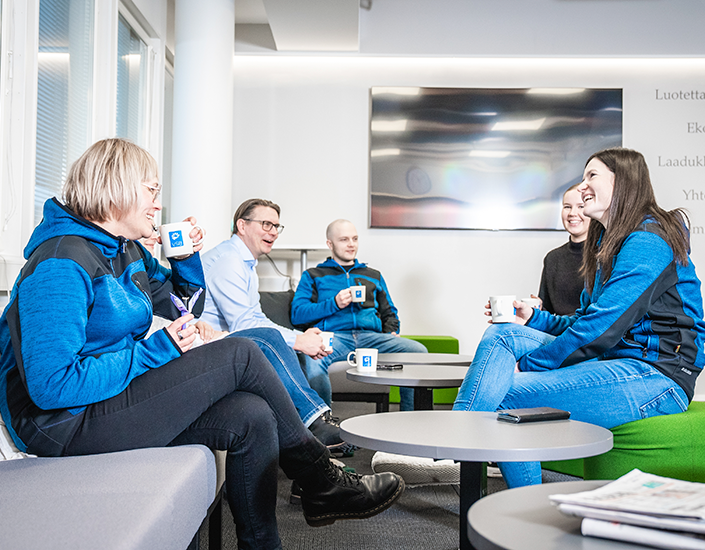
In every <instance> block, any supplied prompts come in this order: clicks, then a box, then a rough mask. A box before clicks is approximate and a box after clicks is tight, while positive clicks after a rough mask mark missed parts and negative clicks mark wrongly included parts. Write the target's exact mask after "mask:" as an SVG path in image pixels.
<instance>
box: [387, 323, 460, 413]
mask: <svg viewBox="0 0 705 550" xmlns="http://www.w3.org/2000/svg"><path fill="white" fill-rule="evenodd" d="M402 337H403V338H408V339H409V340H415V341H417V342H419V343H421V344H423V345H424V346H425V347H426V350H427V351H428V352H429V353H458V350H460V344H459V342H458V339H457V338H453V337H452V336H408V335H402ZM456 395H458V389H457V388H441V389H438V390H433V402H434V403H439V404H440V403H444V404H447V403H450V404H452V403H453V402H454V401H455V396H456ZM389 402H390V403H399V388H398V387H396V386H391V387H390V388H389Z"/></svg>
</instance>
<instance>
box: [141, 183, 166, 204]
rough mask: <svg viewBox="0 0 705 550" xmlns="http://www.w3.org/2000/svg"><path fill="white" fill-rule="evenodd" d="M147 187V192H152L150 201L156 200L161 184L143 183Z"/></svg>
mask: <svg viewBox="0 0 705 550" xmlns="http://www.w3.org/2000/svg"><path fill="white" fill-rule="evenodd" d="M142 185H144V186H145V187H146V188H147V189H149V192H150V193H152V202H154V201H156V200H157V199H158V198H159V195H161V193H162V186H161V185H160V186H158V187H152V186H151V185H147V184H146V183H143V184H142Z"/></svg>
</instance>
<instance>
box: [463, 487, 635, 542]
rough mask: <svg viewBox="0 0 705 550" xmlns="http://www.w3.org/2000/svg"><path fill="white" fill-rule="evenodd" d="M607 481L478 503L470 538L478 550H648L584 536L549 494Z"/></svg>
mask: <svg viewBox="0 0 705 550" xmlns="http://www.w3.org/2000/svg"><path fill="white" fill-rule="evenodd" d="M605 483H607V482H606V481H567V482H563V483H546V484H544V485H533V486H530V487H520V488H518V489H510V490H507V491H500V492H498V493H494V494H492V495H489V496H487V497H485V498H482V499H480V500H478V501H477V502H476V503H475V504H473V505H472V508H470V511H469V512H468V524H469V525H468V535H469V537H470V541H471V542H472V544H473V546H474V547H475V548H477V549H478V550H499V549H501V550H606V549H608V548H612V549H615V550H616V549H618V548H619V549H624V550H629V549H633V548H644V547H643V546H639V545H635V544H628V543H626V542H618V541H613V540H606V539H598V538H594V537H584V536H582V535H581V534H580V521H581V519H580V518H576V517H571V516H566V515H564V514H561V513H560V512H559V511H558V508H556V507H555V506H553V505H552V504H551V503H550V501H549V500H548V496H549V495H553V494H561V493H563V494H565V493H577V492H579V491H590V490H592V489H596V488H597V487H600V486H602V485H604V484H605Z"/></svg>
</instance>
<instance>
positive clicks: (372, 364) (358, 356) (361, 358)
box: [348, 348, 377, 372]
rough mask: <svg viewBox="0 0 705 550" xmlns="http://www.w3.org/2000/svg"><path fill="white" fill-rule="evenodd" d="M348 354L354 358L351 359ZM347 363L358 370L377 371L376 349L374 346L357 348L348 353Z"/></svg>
mask: <svg viewBox="0 0 705 550" xmlns="http://www.w3.org/2000/svg"><path fill="white" fill-rule="evenodd" d="M350 356H354V357H355V359H354V360H351V359H350ZM348 363H349V364H350V365H352V366H353V367H355V368H357V371H358V372H376V371H377V350H376V349H374V348H357V349H356V350H355V351H351V352H350V353H348Z"/></svg>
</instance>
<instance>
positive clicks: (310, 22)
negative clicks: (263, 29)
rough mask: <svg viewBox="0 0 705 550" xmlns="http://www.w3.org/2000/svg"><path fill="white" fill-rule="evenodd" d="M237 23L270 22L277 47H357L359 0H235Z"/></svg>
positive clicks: (343, 49)
mask: <svg viewBox="0 0 705 550" xmlns="http://www.w3.org/2000/svg"><path fill="white" fill-rule="evenodd" d="M234 2H235V23H236V24H237V25H269V27H270V30H271V32H272V36H273V37H274V42H275V44H276V47H277V50H278V51H358V50H359V15H360V0H294V1H292V0H234Z"/></svg>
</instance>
